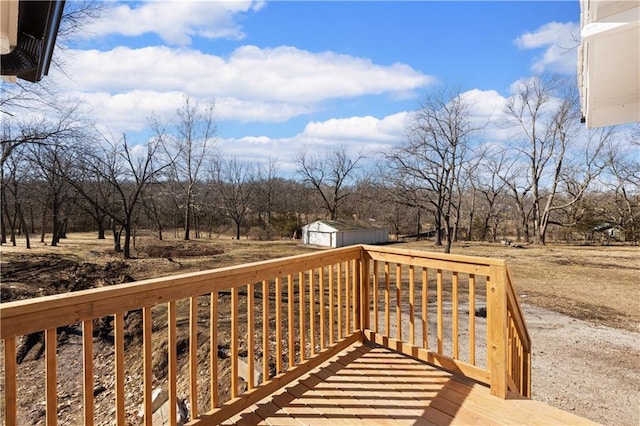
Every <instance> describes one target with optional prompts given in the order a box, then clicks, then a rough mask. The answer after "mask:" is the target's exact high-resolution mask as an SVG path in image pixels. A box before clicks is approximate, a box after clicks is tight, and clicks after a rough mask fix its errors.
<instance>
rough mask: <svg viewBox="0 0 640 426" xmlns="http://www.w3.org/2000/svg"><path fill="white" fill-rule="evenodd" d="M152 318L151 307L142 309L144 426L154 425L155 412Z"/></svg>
mask: <svg viewBox="0 0 640 426" xmlns="http://www.w3.org/2000/svg"><path fill="white" fill-rule="evenodd" d="M151 321H152V318H151V307H149V306H145V307H144V308H142V352H143V357H142V369H143V373H142V374H143V384H144V391H143V405H144V424H145V425H148V426H150V425H151V424H152V419H153V412H152V411H151V409H152V403H153V398H152V395H151V393H152V392H153V383H152V380H153V373H152V370H151V364H152V359H151V357H152V351H151V349H152V347H151V344H152V340H151V331H152V322H151Z"/></svg>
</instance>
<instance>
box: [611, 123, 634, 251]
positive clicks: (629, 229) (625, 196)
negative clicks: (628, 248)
mask: <svg viewBox="0 0 640 426" xmlns="http://www.w3.org/2000/svg"><path fill="white" fill-rule="evenodd" d="M625 145H626V146H625ZM633 147H635V151H634V150H633V149H630V148H633ZM638 147H640V125H638V126H637V127H636V129H635V131H634V132H632V133H631V134H630V135H629V136H628V138H627V140H626V141H624V140H612V141H609V143H608V144H607V147H606V150H605V152H606V155H607V164H606V172H605V173H606V177H605V179H603V183H604V184H605V185H606V186H607V187H609V188H610V190H611V194H610V196H611V198H612V200H611V202H610V203H609V204H610V208H609V210H610V211H609V218H610V220H611V222H613V223H614V224H615V225H617V226H619V227H620V228H622V229H624V230H625V236H626V238H627V239H628V241H632V242H633V243H634V244H636V245H637V244H638V240H639V239H640V227H639V226H638V222H639V221H640V160H638V156H637V155H634V154H633V153H634V152H635V153H636V154H637V148H638Z"/></svg>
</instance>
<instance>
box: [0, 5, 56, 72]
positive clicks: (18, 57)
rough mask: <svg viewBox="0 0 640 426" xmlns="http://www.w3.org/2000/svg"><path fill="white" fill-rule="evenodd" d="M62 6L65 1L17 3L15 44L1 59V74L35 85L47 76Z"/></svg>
mask: <svg viewBox="0 0 640 426" xmlns="http://www.w3.org/2000/svg"><path fill="white" fill-rule="evenodd" d="M64 4H65V1H64V0H48V1H25V0H21V1H20V6H19V12H18V42H17V46H16V47H15V49H13V50H12V51H11V52H10V53H7V54H5V55H1V57H0V63H1V64H2V65H1V67H0V72H1V74H2V75H15V76H16V77H18V78H21V79H23V80H27V81H31V82H33V83H35V82H38V81H40V80H41V79H42V77H44V76H45V75H47V74H48V73H49V67H50V65H51V59H52V57H53V50H54V48H55V44H56V39H57V36H58V30H59V28H60V21H61V20H62V13H63V11H64Z"/></svg>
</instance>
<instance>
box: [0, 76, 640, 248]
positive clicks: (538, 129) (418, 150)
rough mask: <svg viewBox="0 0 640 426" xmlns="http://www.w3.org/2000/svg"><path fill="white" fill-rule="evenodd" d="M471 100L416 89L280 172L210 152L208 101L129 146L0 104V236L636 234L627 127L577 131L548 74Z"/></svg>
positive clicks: (270, 162) (273, 164) (271, 162)
mask: <svg viewBox="0 0 640 426" xmlns="http://www.w3.org/2000/svg"><path fill="white" fill-rule="evenodd" d="M474 106H475V105H474V104H473V102H472V101H471V100H470V99H469V98H468V97H465V96H463V94H462V92H460V91H455V90H450V89H447V88H444V89H443V88H440V89H436V90H431V91H429V92H427V93H426V94H425V95H424V98H423V99H422V101H421V103H420V105H419V107H418V108H417V109H416V111H414V113H413V114H412V116H411V120H410V121H409V123H408V124H407V127H406V129H405V134H406V135H405V137H404V138H403V139H402V140H400V141H399V142H398V143H397V144H395V145H393V146H391V147H390V148H388V149H386V150H384V151H383V152H352V151H351V150H349V148H348V147H347V146H345V145H343V146H340V147H335V148H333V149H332V150H330V151H325V152H311V151H309V150H305V149H304V148H302V149H300V150H299V151H297V153H296V155H295V164H296V173H295V176H294V177H291V178H285V177H283V176H281V175H280V173H279V168H278V163H277V161H276V160H275V159H265V160H264V161H262V162H250V161H247V160H245V159H243V158H241V157H238V156H228V155H225V153H221V152H220V151H219V149H218V147H217V143H216V142H217V138H218V129H217V123H216V121H215V108H214V104H213V103H211V104H207V105H201V104H199V103H198V102H197V101H196V100H194V99H192V98H189V97H185V98H184V100H183V103H182V104H181V106H180V107H179V108H178V109H177V110H176V113H175V115H174V116H172V117H169V118H159V117H151V118H150V119H149V128H148V130H149V134H150V135H151V136H150V137H149V138H148V139H147V140H146V141H144V142H143V143H133V142H131V141H130V140H129V139H130V137H129V136H128V135H126V134H123V135H120V136H113V135H111V134H109V133H108V132H105V131H102V132H99V131H97V130H96V128H95V126H93V125H91V124H87V123H88V121H87V120H86V117H82V114H83V113H82V106H81V105H78V104H73V105H71V106H68V105H67V104H64V103H62V102H61V103H60V104H57V105H56V108H55V114H52V113H51V111H49V112H48V113H47V114H44V113H43V114H37V113H30V114H26V115H25V116H24V117H21V116H15V115H12V114H3V135H2V164H1V166H2V173H1V175H0V184H1V189H2V192H1V196H2V199H1V200H0V206H1V209H2V214H1V215H0V225H1V235H0V238H1V242H2V243H3V244H8V243H10V244H14V245H15V244H17V243H18V241H19V240H20V239H24V241H25V244H26V245H27V246H30V240H31V238H33V237H37V238H39V240H40V241H41V242H47V243H48V244H51V245H53V246H55V245H57V244H58V242H59V240H60V238H64V236H65V233H66V232H72V231H96V232H97V238H106V237H107V235H111V236H112V237H113V240H114V250H115V251H116V252H122V253H123V256H124V257H125V258H128V257H130V256H131V239H132V236H133V235H134V232H135V231H136V230H141V229H145V230H153V231H154V234H155V235H156V236H157V238H159V239H162V238H163V237H164V236H166V235H167V234H170V235H172V236H173V237H177V238H182V239H185V240H190V239H192V238H210V237H212V236H213V235H214V234H220V233H230V234H233V235H234V236H235V238H243V237H249V238H256V239H274V238H278V239H280V238H289V237H293V236H294V235H296V232H299V230H300V228H301V227H302V226H303V225H304V224H306V223H308V222H310V221H313V220H315V219H323V218H324V219H359V220H367V221H375V223H378V224H381V225H385V226H388V227H389V228H390V229H391V232H392V233H393V234H395V235H396V236H400V235H407V234H417V235H419V234H420V233H421V232H424V231H435V233H434V235H435V237H434V240H435V244H437V245H444V250H445V252H449V251H450V249H451V244H452V243H454V242H456V241H461V240H467V241H471V240H481V241H497V240H501V239H515V240H517V241H521V242H524V243H528V242H531V243H536V244H545V243H546V242H547V241H549V240H550V239H553V240H554V241H570V242H575V241H583V242H592V241H594V240H595V239H602V238H603V236H606V240H607V241H610V240H612V239H618V240H624V241H626V242H629V243H632V244H637V242H638V234H639V233H640V232H639V230H638V222H639V220H640V159H638V156H637V153H638V150H639V149H640V126H635V127H634V126H627V127H624V128H621V129H616V128H601V129H595V130H588V129H586V128H585V127H584V125H583V124H581V123H580V109H579V101H578V96H577V91H576V90H575V84H573V83H572V82H568V81H566V80H561V79H557V78H552V77H549V78H532V79H529V80H526V81H523V82H522V83H521V84H520V87H519V88H518V89H517V91H516V93H515V94H514V95H513V96H512V97H511V98H509V100H508V103H507V105H506V107H505V110H504V118H503V120H502V121H501V122H500V123H495V122H482V121H481V120H480V119H478V117H477V116H475V115H474V114H473V111H474ZM3 112H4V111H3ZM492 132H493V133H492ZM498 132H502V133H503V138H502V139H496V140H491V138H490V137H488V136H487V135H488V134H489V135H491V134H496V133H498ZM504 134H508V137H504ZM501 141H507V142H501Z"/></svg>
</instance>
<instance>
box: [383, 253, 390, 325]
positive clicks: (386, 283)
mask: <svg viewBox="0 0 640 426" xmlns="http://www.w3.org/2000/svg"><path fill="white" fill-rule="evenodd" d="M389 268H390V266H389V262H385V263H384V332H385V334H386V335H387V336H389V337H391V284H390V283H389V279H390V278H391V273H390V269H389Z"/></svg>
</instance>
